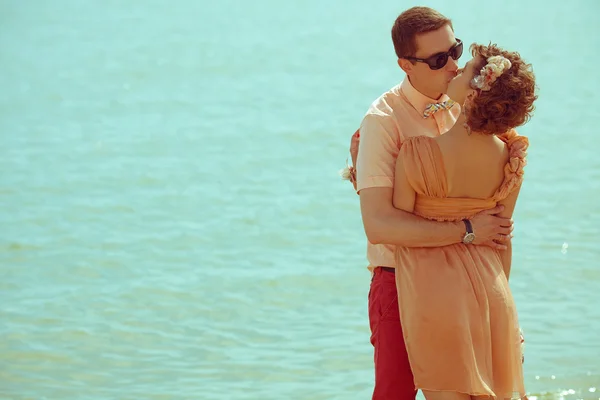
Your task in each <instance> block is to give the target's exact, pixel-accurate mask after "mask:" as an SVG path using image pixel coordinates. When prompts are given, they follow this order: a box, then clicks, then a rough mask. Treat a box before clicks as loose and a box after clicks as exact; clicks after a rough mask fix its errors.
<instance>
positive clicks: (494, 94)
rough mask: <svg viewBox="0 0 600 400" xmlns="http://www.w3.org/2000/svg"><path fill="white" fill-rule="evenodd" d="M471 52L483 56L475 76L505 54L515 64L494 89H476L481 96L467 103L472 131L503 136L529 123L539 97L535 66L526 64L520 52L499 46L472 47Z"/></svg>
mask: <svg viewBox="0 0 600 400" xmlns="http://www.w3.org/2000/svg"><path fill="white" fill-rule="evenodd" d="M470 50H471V54H472V55H473V57H477V56H480V60H481V62H480V63H478V64H476V65H475V68H474V71H475V76H477V74H479V71H480V70H481V68H483V67H484V66H485V65H486V64H487V61H486V60H487V59H488V58H489V57H492V56H497V55H501V56H504V57H506V58H508V59H509V60H510V62H511V63H512V66H511V67H510V69H509V70H508V71H505V72H504V73H503V74H502V75H500V76H499V77H498V79H497V80H496V81H495V82H494V83H493V84H492V85H491V89H490V90H488V91H482V90H478V89H476V88H474V87H473V88H474V89H476V90H477V95H476V96H475V97H473V98H472V99H471V100H467V103H468V104H466V105H465V106H466V109H465V115H466V124H467V125H468V126H469V128H470V129H471V131H473V132H480V133H487V134H492V135H493V134H501V133H504V132H507V131H509V130H510V129H513V128H516V127H517V126H521V125H523V124H524V123H526V122H527V121H529V119H530V118H531V113H532V112H533V110H534V106H533V102H534V101H535V100H536V99H537V97H538V96H537V94H536V86H535V76H534V74H533V70H532V68H531V64H527V63H525V61H523V59H521V56H520V55H519V53H516V52H508V51H506V50H503V49H501V48H499V47H498V46H497V45H495V44H489V45H487V46H485V45H481V44H472V45H471V47H470Z"/></svg>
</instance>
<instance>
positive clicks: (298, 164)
mask: <svg viewBox="0 0 600 400" xmlns="http://www.w3.org/2000/svg"><path fill="white" fill-rule="evenodd" d="M412 5H414V4H412V3H406V2H398V1H391V0H381V1H378V2H375V3H371V2H367V1H341V0H322V1H317V0H305V1H289V2H281V1H267V0H258V1H253V2H249V1H248V2H243V1H239V0H238V1H234V0H221V1H220V2H208V1H207V0H200V1H192V0H179V1H164V0H146V1H141V0H131V1H116V0H106V1H83V0H80V1H78V0H55V1H49V0H47V1H43V0H37V1H34V0H31V1H18V0H0V171H1V172H0V398H1V399H18V400H24V399H59V400H71V399H74V400H75V399H94V400H95V399H206V400H213V399H215V400H216V399H219V400H220V399H224V400H229V399H235V400H238V399H239V400H242V399H248V400H250V399H252V400H254V399H257V400H258V399H260V400H262V399H307V400H319V399H323V400H331V399H344V400H345V399H368V398H370V394H371V391H372V387H373V361H372V357H373V354H372V347H371V345H370V343H369V335H370V333H369V326H368V320H367V293H368V288H369V279H370V276H369V273H368V271H367V269H366V265H367V261H366V256H365V244H366V238H365V235H364V231H363V228H362V223H361V218H360V210H359V203H358V196H356V194H354V193H353V190H352V188H351V186H350V185H349V184H348V183H347V182H344V181H341V179H340V177H339V176H338V170H339V169H341V168H342V167H343V166H344V165H345V161H346V158H347V157H348V145H349V141H350V135H351V134H352V133H353V132H354V130H355V129H356V128H357V127H358V126H359V124H360V121H361V119H362V117H363V116H364V114H365V112H366V110H367V108H368V107H369V105H370V103H371V102H372V101H373V100H374V99H375V98H377V97H378V96H379V95H381V94H382V93H383V92H385V91H386V90H388V89H389V88H390V87H392V86H394V85H396V84H397V83H399V82H400V81H401V80H402V79H403V75H402V72H401V71H400V70H399V69H398V67H397V65H396V60H395V56H394V52H393V46H392V42H391V39H390V29H391V26H392V23H393V21H394V19H395V18H396V16H397V15H398V14H399V13H400V12H401V11H402V10H404V9H405V8H407V7H410V6H412ZM428 5H429V6H431V7H434V8H436V9H438V10H440V11H441V12H443V13H444V14H446V15H447V16H449V17H451V18H452V19H453V22H454V27H455V32H456V36H457V37H459V38H461V39H462V40H463V41H464V42H465V43H467V44H469V43H472V42H475V41H477V42H481V43H489V42H490V41H492V42H495V43H498V44H499V45H500V46H502V47H505V48H507V49H510V50H516V51H519V52H520V53H521V55H522V56H523V57H524V58H525V59H526V60H528V61H529V62H531V63H532V64H533V66H534V70H535V73H536V76H537V79H538V86H539V95H540V98H539V100H538V102H537V109H536V112H535V114H534V117H533V119H532V120H531V121H530V122H529V123H528V124H527V125H526V126H524V127H523V128H521V129H520V132H521V133H522V134H524V135H527V136H529V138H530V142H531V146H530V150H529V165H528V166H527V169H526V181H525V184H524V187H523V189H522V191H521V197H520V200H519V203H518V204H517V210H516V214H515V224H516V231H515V238H514V261H513V269H512V274H511V286H512V290H513V293H514V296H515V298H516V301H517V306H518V309H519V315H520V320H521V324H522V326H523V329H524V331H525V335H526V340H527V347H526V361H525V373H526V387H527V390H528V392H529V393H530V399H566V400H574V399H586V400H589V399H600V261H599V257H600V207H599V204H600V157H598V154H599V150H598V149H599V145H600V139H598V137H599V135H600V126H599V125H598V121H599V120H600V107H599V106H598V103H599V101H598V100H599V99H598V93H599V92H600V83H599V79H598V65H599V64H600V52H599V51H598V50H599V49H600V40H599V38H600V28H598V26H599V22H600V17H599V16H600V3H598V2H596V1H592V0H587V1H585V0H573V1H568V2H558V1H557V2H553V1H552V2H550V1H542V0H535V1H534V0H524V1H503V2H481V1H475V0H465V1H455V2H446V1H442V0H432V1H430V2H429V3H428ZM467 60H468V53H467V52H465V55H463V58H462V59H461V60H460V61H461V63H463V64H464V63H465V62H466V61H467Z"/></svg>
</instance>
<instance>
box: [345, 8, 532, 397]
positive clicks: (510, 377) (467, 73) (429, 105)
mask: <svg viewBox="0 0 600 400" xmlns="http://www.w3.org/2000/svg"><path fill="white" fill-rule="evenodd" d="M392 40H393V43H394V49H395V52H396V55H397V57H398V65H399V66H400V68H401V69H402V70H403V71H404V72H405V73H406V78H405V79H404V80H403V82H402V83H401V84H400V85H398V86H396V87H394V88H392V89H391V90H390V91H388V92H386V93H384V94H383V95H382V96H381V97H379V98H378V99H377V100H376V101H375V102H373V104H372V105H371V107H370V109H369V111H368V112H367V114H366V116H365V117H364V119H363V121H362V124H361V126H360V129H359V130H358V131H357V132H356V133H355V134H354V135H353V137H352V141H351V147H350V152H351V156H352V161H353V165H354V166H355V167H349V168H348V169H347V170H346V174H345V175H346V178H347V179H349V180H350V181H352V183H353V184H354V186H355V189H356V190H357V192H358V194H359V196H360V206H361V213H362V219H363V224H364V228H365V232H366V235H367V239H368V245H367V258H368V261H369V269H370V270H371V272H372V280H371V287H370V291H369V321H370V327H371V334H372V335H371V342H372V344H373V346H374V349H375V389H374V393H373V399H375V400H379V399H385V400H392V399H398V400H412V399H414V398H415V396H416V393H417V390H421V391H422V392H423V394H424V395H425V397H426V398H427V400H442V399H443V400H446V399H447V400H450V399H453V400H471V399H515V398H517V399H522V398H525V389H524V384H523V370H522V352H521V341H522V337H521V335H520V329H519V321H518V317H517V311H516V307H515V303H514V300H513V297H512V294H511V291H510V288H509V285H508V278H509V275H510V268H511V258H512V250H511V238H512V229H513V226H512V225H513V223H512V215H513V210H514V208H515V204H516V201H517V197H518V195H519V190H520V188H521V183H522V181H523V168H524V166H525V163H526V160H525V156H526V150H527V147H528V141H527V138H525V137H524V136H520V135H518V134H517V133H516V131H515V130H514V128H516V127H518V126H521V125H523V124H524V123H525V122H526V121H527V120H528V119H529V117H530V115H531V112H532V111H533V102H534V101H535V99H536V98H537V96H536V94H535V78H534V75H533V72H532V70H531V66H530V65H529V64H527V63H526V62H525V61H523V60H522V59H521V57H520V56H519V54H518V53H515V52H509V51H506V50H503V49H501V48H499V47H497V46H496V45H479V44H473V45H471V46H470V47H469V50H470V53H471V56H472V58H471V59H470V60H469V61H468V62H467V63H466V65H465V66H464V67H463V68H458V59H459V58H460V57H461V55H462V54H463V47H464V44H463V43H462V41H461V40H460V39H458V38H457V37H455V35H454V29H453V26H452V22H451V21H450V20H449V19H448V18H446V17H445V16H443V15H442V14H440V13H439V12H437V11H435V10H433V9H430V8H427V7H414V8H411V9H409V10H407V11H405V12H403V13H402V14H401V15H400V16H398V18H397V19H396V21H395V23H394V26H393V28H392Z"/></svg>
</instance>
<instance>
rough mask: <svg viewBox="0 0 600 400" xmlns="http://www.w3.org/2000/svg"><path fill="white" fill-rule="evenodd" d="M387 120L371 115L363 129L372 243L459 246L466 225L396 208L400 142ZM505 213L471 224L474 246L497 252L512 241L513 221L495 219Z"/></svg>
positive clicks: (361, 173)
mask: <svg viewBox="0 0 600 400" xmlns="http://www.w3.org/2000/svg"><path fill="white" fill-rule="evenodd" d="M393 129H394V128H393V126H391V125H390V123H389V121H388V120H387V119H386V118H383V117H380V116H378V115H367V116H365V118H364V119H363V122H362V124H361V127H360V144H359V145H358V146H357V147H358V155H357V164H356V168H357V171H356V176H357V190H358V193H359V195H360V208H361V214H362V218H363V224H364V228H365V233H366V234H367V239H368V240H369V241H370V242H371V243H373V244H393V245H397V246H405V247H438V246H446V245H450V244H454V243H460V242H461V241H462V238H463V237H464V235H465V232H466V229H465V226H464V223H463V222H461V221H459V222H437V221H430V220H427V219H425V218H421V217H417V216H416V215H413V214H411V213H409V212H406V211H402V210H399V209H397V208H395V207H394V205H393V192H394V189H393V186H394V175H395V167H396V161H397V157H398V152H399V147H400V143H398V138H397V135H395V134H394V132H393ZM501 210H502V208H498V207H496V208H494V209H492V210H488V211H483V212H481V213H479V214H478V215H477V216H476V217H474V218H473V219H472V220H471V222H472V224H473V231H474V233H475V237H476V239H475V241H474V242H473V243H474V244H484V245H488V246H490V247H493V248H496V249H505V248H506V246H504V245H503V244H500V243H497V241H504V240H508V239H510V233H511V232H512V221H510V219H506V218H499V217H496V216H494V215H493V214H496V213H498V212H500V211H501Z"/></svg>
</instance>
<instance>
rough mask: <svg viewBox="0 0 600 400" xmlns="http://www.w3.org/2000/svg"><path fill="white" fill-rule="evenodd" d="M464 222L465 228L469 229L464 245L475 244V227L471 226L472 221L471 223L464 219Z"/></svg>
mask: <svg viewBox="0 0 600 400" xmlns="http://www.w3.org/2000/svg"><path fill="white" fill-rule="evenodd" d="M463 222H464V223H465V227H466V228H467V233H465V236H464V237H463V240H462V242H463V243H464V244H469V243H473V241H474V240H475V233H474V232H473V225H471V221H469V220H468V219H463Z"/></svg>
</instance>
